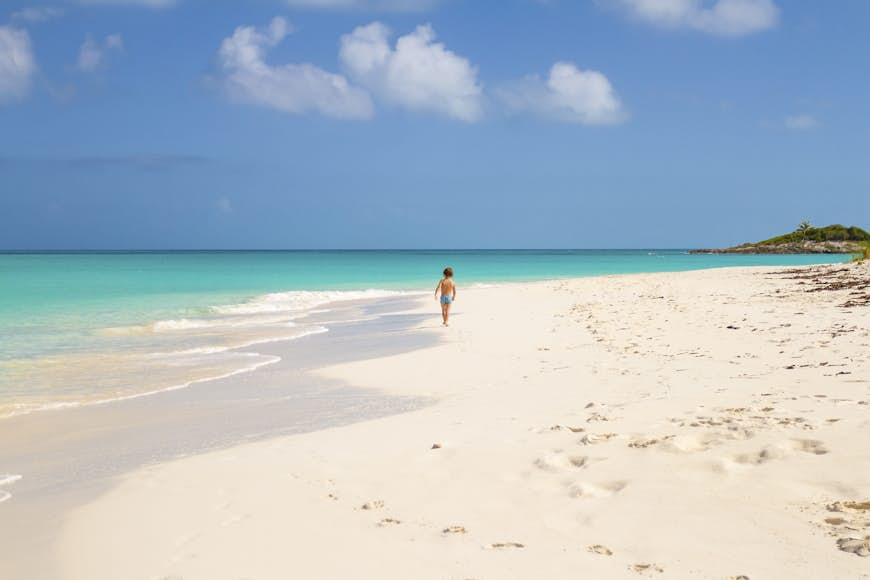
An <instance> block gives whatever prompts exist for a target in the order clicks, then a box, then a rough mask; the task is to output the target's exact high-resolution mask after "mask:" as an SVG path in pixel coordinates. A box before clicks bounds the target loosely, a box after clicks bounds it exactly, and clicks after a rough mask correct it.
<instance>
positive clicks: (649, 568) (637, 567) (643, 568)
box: [628, 564, 665, 574]
mask: <svg viewBox="0 0 870 580" xmlns="http://www.w3.org/2000/svg"><path fill="white" fill-rule="evenodd" d="M628 569H629V570H631V571H632V572H637V573H638V574H647V573H652V572H658V573H659V574H661V573H662V572H664V571H665V570H664V568H662V567H661V566H659V565H658V564H632V565H631V566H629V567H628Z"/></svg>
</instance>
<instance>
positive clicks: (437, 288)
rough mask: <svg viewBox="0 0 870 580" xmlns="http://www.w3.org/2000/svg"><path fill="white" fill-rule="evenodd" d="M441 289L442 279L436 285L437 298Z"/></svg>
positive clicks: (436, 298)
mask: <svg viewBox="0 0 870 580" xmlns="http://www.w3.org/2000/svg"><path fill="white" fill-rule="evenodd" d="M440 289H441V281H440V280H439V281H438V284H437V285H436V286H435V300H438V291H439V290H440Z"/></svg>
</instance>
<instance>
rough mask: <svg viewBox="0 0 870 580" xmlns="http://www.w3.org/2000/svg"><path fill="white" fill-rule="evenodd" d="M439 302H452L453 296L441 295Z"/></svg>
mask: <svg viewBox="0 0 870 580" xmlns="http://www.w3.org/2000/svg"><path fill="white" fill-rule="evenodd" d="M441 304H453V296H443V295H442V296H441Z"/></svg>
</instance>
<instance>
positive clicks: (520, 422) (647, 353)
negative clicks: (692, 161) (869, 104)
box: [46, 266, 870, 580]
mask: <svg viewBox="0 0 870 580" xmlns="http://www.w3.org/2000/svg"><path fill="white" fill-rule="evenodd" d="M854 267H858V268H860V267H862V266H854ZM863 267H864V269H865V270H867V267H866V266H863ZM782 270H784V268H766V269H754V268H753V269H750V268H744V269H720V270H706V271H697V272H686V273H667V274H643V275H626V276H608V277H598V278H586V279H576V280H566V281H554V282H541V283H530V284H506V285H499V286H492V287H481V288H472V289H469V288H465V287H463V286H462V285H461V280H460V281H459V282H460V289H459V294H458V300H457V302H456V305H455V308H454V319H453V322H452V325H451V327H450V328H447V329H444V328H441V327H440V326H439V323H440V320H439V315H438V307H437V304H436V303H435V302H433V301H432V299H431V297H430V298H427V299H425V300H422V299H421V300H420V303H419V312H424V311H425V312H431V313H432V316H431V321H430V322H428V323H427V324H426V325H424V326H423V327H420V328H416V329H413V330H412V331H411V332H414V333H435V334H437V335H438V336H440V337H441V339H442V340H441V342H440V343H439V344H438V345H437V346H434V347H431V348H424V349H421V350H416V351H413V352H409V353H404V354H401V355H396V356H390V357H387V358H379V359H371V360H365V361H362V362H354V363H349V364H344V365H340V366H335V367H329V368H323V369H321V370H320V371H318V372H319V373H322V374H323V375H324V376H327V377H329V378H332V379H341V380H343V381H346V382H347V383H349V384H351V385H355V386H360V387H367V388H376V389H380V390H383V391H387V392H390V393H397V394H403V395H412V396H430V397H432V398H433V399H434V400H435V402H434V404H432V405H430V406H427V407H425V408H423V409H421V410H418V411H414V412H410V413H405V414H401V415H395V416H391V417H387V418H383V419H377V420H373V421H367V422H363V423H357V424H354V425H350V426H345V427H339V428H332V429H328V430H324V431H317V432H313V433H308V434H302V435H294V436H289V437H284V438H279V439H271V440H267V441H263V442H257V443H253V444H247V445H243V446H238V447H235V448H230V449H226V450H222V451H218V452H213V453H209V454H204V455H198V456H193V457H189V458H184V459H180V460H177V461H174V462H170V463H164V464H160V465H157V466H154V467H149V468H145V469H141V470H139V471H137V472H134V473H130V474H128V475H126V476H124V477H123V478H122V479H121V480H120V481H119V482H118V483H117V485H116V486H115V487H114V488H113V489H111V490H110V491H108V492H107V493H104V494H102V495H101V496H100V497H98V498H97V499H96V500H95V501H93V502H92V503H89V504H87V505H85V506H83V507H81V508H79V509H77V510H75V511H74V512H72V513H70V514H69V515H68V517H67V518H66V523H65V527H64V529H63V532H62V535H61V542H60V543H59V545H58V546H57V550H56V552H55V553H54V554H50V555H46V557H51V558H52V559H54V560H56V563H57V567H58V569H59V570H62V574H63V576H62V577H63V578H65V579H70V580H127V579H129V580H139V579H142V580H156V579H173V580H180V579H183V580H224V579H226V580H240V579H250V580H255V579H256V580H267V579H288V578H298V579H336V580H337V579H342V580H349V579H356V578H359V579H363V578H365V579H368V578H371V579H378V580H388V579H397V580H398V579H402V580H408V579H414V580H424V579H457V580H459V579H476V580H501V579H509V578H516V579H560V578H566V579H567V578H572V579H573V578H595V579H602V578H639V577H655V578H695V579H708V578H709V579H720V580H727V579H729V578H744V577H745V578H750V579H751V580H759V579H777V578H806V579H810V578H813V579H816V578H819V579H821V578H825V579H856V578H870V557H864V556H867V555H868V554H870V540H866V539H865V538H866V537H867V536H870V510H868V507H870V505H868V504H867V503H864V504H863V505H862V504H861V503H857V502H868V501H870V446H868V440H870V438H868V434H870V331H868V329H870V308H867V307H860V306H859V307H854V308H843V307H842V306H841V305H842V304H843V303H844V302H845V301H846V300H848V298H849V290H840V291H825V292H806V291H805V289H806V288H807V286H806V285H803V284H799V282H800V281H799V280H792V279H788V277H787V276H785V275H783V274H774V272H781V271H782ZM866 275H867V274H866V273H865V276H866ZM433 447H434V448H433ZM850 502H856V503H850Z"/></svg>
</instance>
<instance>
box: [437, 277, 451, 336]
mask: <svg viewBox="0 0 870 580" xmlns="http://www.w3.org/2000/svg"><path fill="white" fill-rule="evenodd" d="M439 293H440V294H441V326H449V322H450V305H451V304H453V301H454V300H456V283H455V282H454V281H453V268H444V277H443V278H441V281H440V282H438V285H437V286H435V299H436V300H438V294H439Z"/></svg>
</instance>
